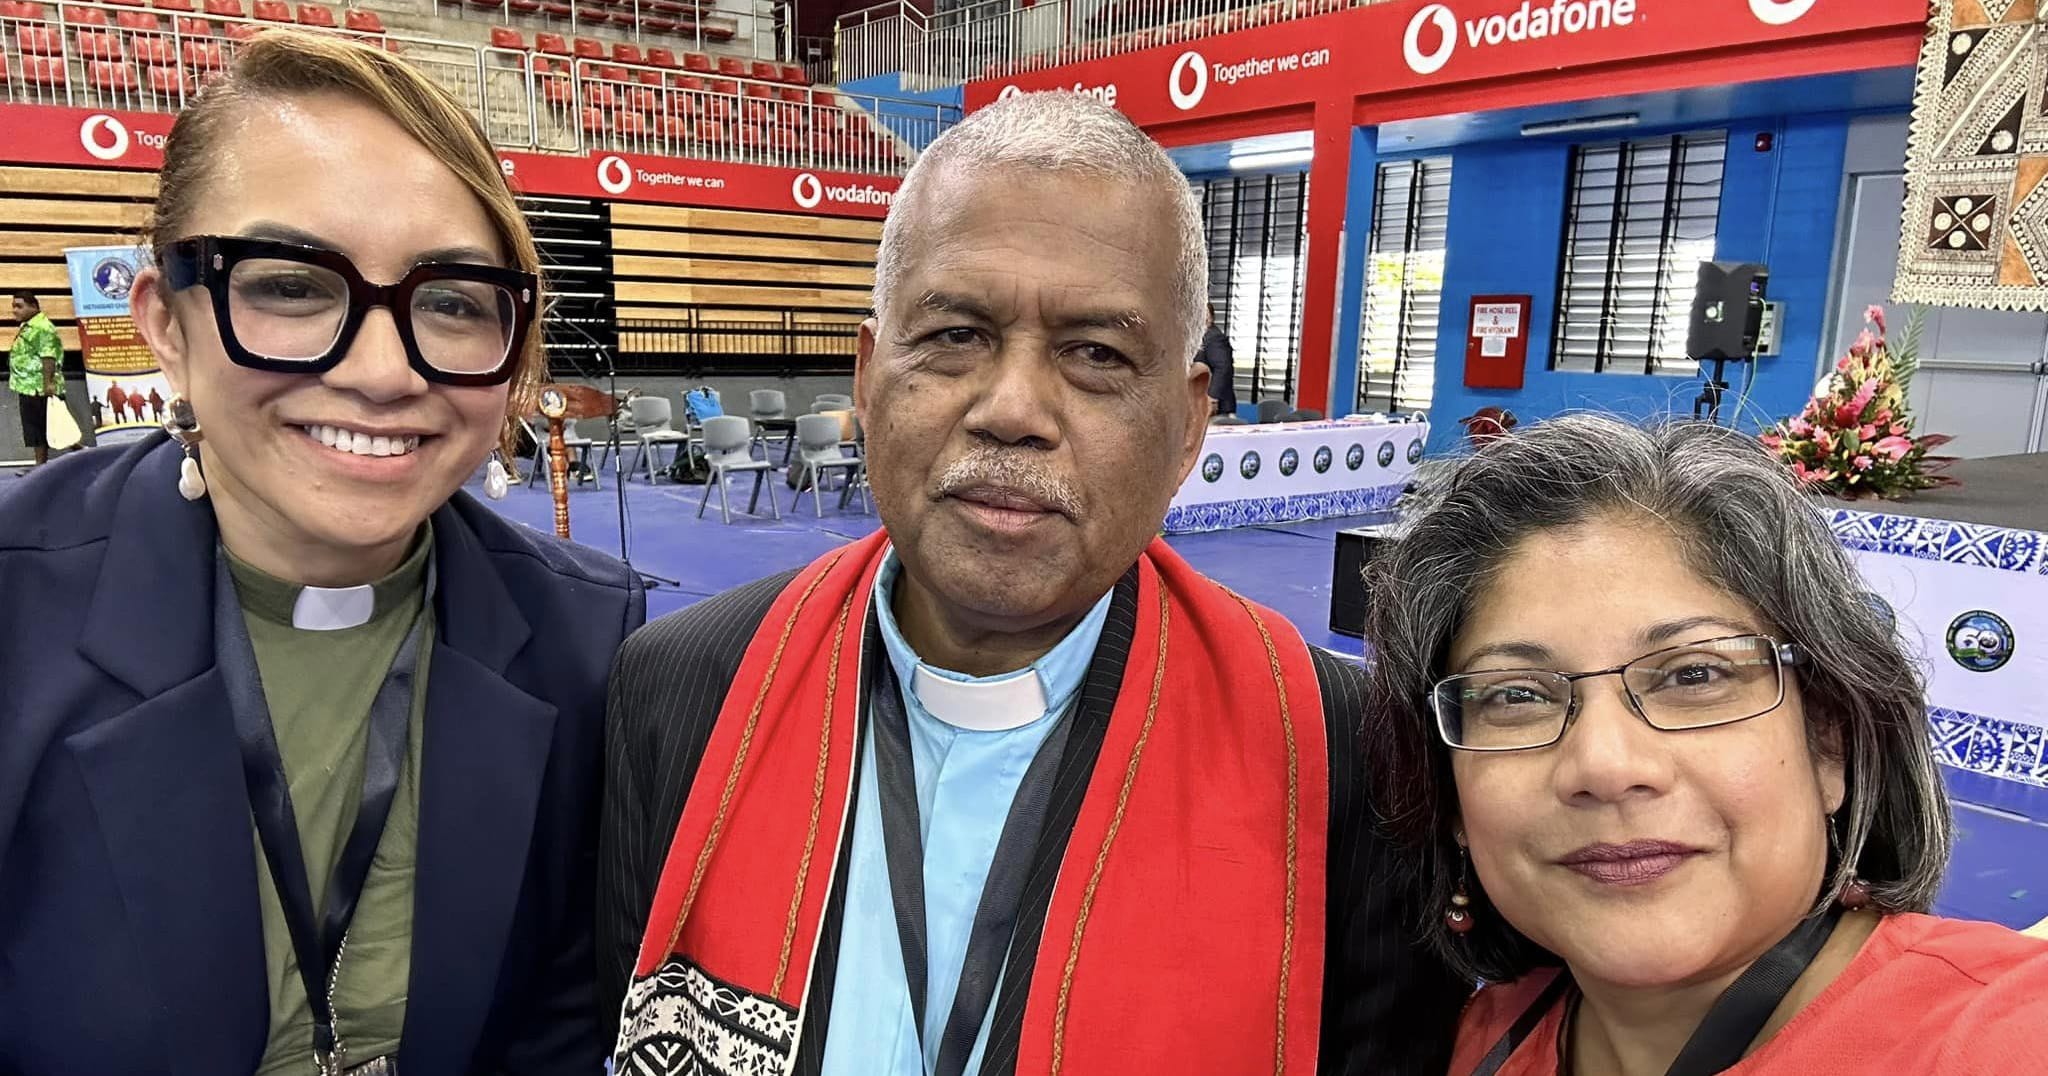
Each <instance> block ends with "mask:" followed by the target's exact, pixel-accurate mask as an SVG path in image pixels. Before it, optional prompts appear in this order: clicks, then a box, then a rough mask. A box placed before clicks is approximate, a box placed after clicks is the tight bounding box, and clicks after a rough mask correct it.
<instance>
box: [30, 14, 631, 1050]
mask: <svg viewBox="0 0 2048 1076" xmlns="http://www.w3.org/2000/svg"><path fill="white" fill-rule="evenodd" d="M147 242H148V245H149V246H150V247H151V248H152V253H153V255H154V260H155V264H154V266H153V267H152V268H149V269H147V270H145V271H144V272H142V273H141V274H139V275H138V277H137V279H136V282H135V287H134V299H133V303H134V312H135V320H136V324H137V327H138V329H139V330H140V332H141V334H142V336H143V337H144V339H145V340H146V341H147V342H148V344H149V346H150V349H151V351H152V352H153V353H154V354H155V356H156V358H157V360H158V361H159V362H160V364H161V366H162V369H163V373H164V377H165V379H166V380H167V381H168V382H169V385H170V388H171V389H172V390H173V391H174V393H175V395H174V396H173V397H172V399H171V400H170V401H169V403H168V406H167V407H166V409H165V410H166V421H165V425H166V427H167V432H166V433H164V434H158V435H153V436H152V437H150V438H149V439H147V440H145V441H143V442H142V443H139V444H136V445H132V446H129V447H125V448H107V449H102V450H98V451H95V452H90V453H86V454H83V455H81V456H77V457H74V458H71V459H67V460H65V461H63V462H62V463H60V464H58V465H57V466H53V467H50V468H47V469H45V470H43V471H41V472H39V473H38V474H37V475H36V476H34V477H33V478H31V479H28V480H25V481H23V482H21V483H17V484H16V485H15V486H14V487H13V488H12V489H10V490H9V491H8V492H7V493H6V495H5V496H4V497H0V594H4V595H5V596H6V600H5V601H4V602H0V683H4V684H5V688H4V690H0V1072H24V1073H25V1072H94V1073H101V1072H104V1073H116V1072H118V1073H166V1074H168V1073H174V1072H175V1073H207V1074H214V1073H251V1072H266V1073H267V1072H278V1073H285V1072H290V1073H311V1072H321V1073H328V1072H348V1071H354V1072H363V1073H392V1072H398V1071H401V1070H403V1071H405V1072H409V1073H433V1074H440V1073H462V1072H510V1073H557V1072H560V1073H572V1072H573V1073H591V1072H597V1071H600V1066H601V1065H602V1064H603V1059H604V1055H605V1053H606V1047H607V1044H608V1040H609V1035H608V1033H607V1031H606V1030H605V1028H606V1027H607V1026H608V1025H609V1023H610V1021H609V1020H608V1019H604V1018H603V1017H602V1016H601V1014H599V1013H598V1012H596V1011H595V1008H594V993H593V978H592V977H593V969H594V965H593V962H592V953H591V931H592V926H593V921H594V915H593V910H592V904H591V900H592V881H591V870H592V862H593V860H594V859H595V848H596V806H597V802H598V791H599V789H598V780H599V775H600V760H599V755H600V740H601V736H602V725H603V710H604V683H605V677H606V674H607V671H608V669H609V666H610V663H611V658H612V654H613V652H614V651H615V650H616V649H617V647H618V645H619V643H620V642H621V640H622V639H623V638H624V636H625V635H626V634H627V633H628V632H629V631H631V630H632V629H633V628H634V627H636V626H638V625H639V623H640V622H641V620H642V619H643V616H644V598H643V595H642V592H641V590H640V588H639V585H638V583H637V582H636V580H635V579H634V578H633V577H632V576H631V575H629V573H628V572H627V571H626V570H625V569H624V567H623V566H621V565H619V564H618V563H616V562H614V561H612V560H610V559H608V558H605V557H602V556H599V555H596V554H593V553H590V552H589V551H586V550H583V549H581V548H579V547H574V546H570V545H567V544H565V543H557V542H554V541H552V540H551V539H547V538H544V537H541V536H539V535H536V534H535V533H534V532H532V531H530V530H527V529H524V528H519V527H514V526H511V525H509V524H507V523H505V522H504V521H502V520H501V519H500V518H499V517H498V516H497V515H496V514H494V513H492V512H491V511H489V510H488V509H485V508H484V507H482V506H481V505H479V504H478V503H477V502H476V501H474V500H473V499H471V498H470V497H469V496H468V495H466V494H464V493H461V492H459V489H460V487H461V486H462V484H463V482H464V481H465V479H467V478H469V477H470V476H471V475H473V474H475V473H476V471H477V469H478V468H479V467H481V466H485V464H486V460H487V458H489V457H491V456H492V454H493V452H494V450H496V449H497V447H498V446H499V445H500V444H501V442H502V441H503V439H504V438H505V436H506V432H507V415H508V414H512V413H515V412H516V411H517V410H521V409H523V408H524V407H525V406H526V404H527V400H526V397H527V396H528V395H530V393H531V390H532V388H533V386H534V385H535V383H536V382H537V381H538V380H539V378H540V377H541V375H542V373H543V358H542V354H541V348H540V331H539V329H538V327H536V326H535V325H534V313H535V311H536V310H537V309H539V306H540V299H541V296H540V292H539V289H540V283H539V280H538V277H537V274H538V269H539V263H538V258H537V256H536V254H535V249H534V244H533V239H532V237H531V235H530V234H529V232H528V230H527V226H526V223H525V220H524V218H523V217H522V215H521V214H520V211H519V208H518V206H517V205H516V204H515V202H514V201H513V197H512V194H511V192H510V190H509V189H508V188H507V186H506V183H505V180H504V178H503V176H502V174H501V173H500V171H499V167H498V161H497V157H496V155H495V154H494V153H493V152H492V150H491V148H490V145H489V143H488V142H487V141H486V140H485V138H484V136H483V132H482V131H481V130H480V129H479V127H478V125H477V123H476V122H475V120H473V119H472V118H471V117H470V116H469V115H468V114H467V113H466V112H465V111H464V110H463V108H462V107H461V106H460V105H459V104H457V103H456V102H455V100H454V99H453V98H451V97H450V96H448V95H447V94H446V93H445V92H444V91H442V90H440V89H438V88H437V87H436V86H434V85H433V84H432V83H431V82H429V81H428V80H427V79H425V78H424V77H423V76H422V75H420V74H419V73H418V72H417V71H415V70H413V69H412V68H410V67H408V66H406V65H405V64H404V63H402V62H400V61H397V60H394V59H393V58H391V57H390V56H388V55H386V54H385V53H384V52H382V51H379V50H377V49H375V48H372V47H367V46H363V45H358V44H353V43H350V42H348V41H346V40H344V39H341V38H338V37H315V36H311V35H307V34H301V33H296V32H287V31H271V32H268V33H265V34H264V35H262V36H261V37H259V38H257V39H256V40H255V41H253V42H251V43H250V44H248V45H246V46H245V47H244V49H243V51H242V54H241V56H240V57H239V59H238V60H237V62H236V64H235V66H234V68H233V70H232V71H230V72H229V73H228V75H227V77H226V79H225V80H224V81H222V82H220V83H219V84H216V85H214V86H212V87H210V88H209V89H208V90H207V91H206V92H205V93H204V94H203V95H202V96H201V97H200V98H199V100H198V102H197V103H195V104H194V105H193V106H192V107H190V108H189V109H187V110H186V111H185V112H184V113H183V114H182V115H181V116H180V117H179V118H178V120H177V123H176V126H175V127H174V128H173V129H172V133H171V135H170V138H169V142H168V144H167V145H166V147H165V161H164V166H163V171H162V176H161V183H160V195H159V198H158V201H157V205H156V211H155V219H154V221H153V223H152V225H151V226H150V229H149V233H148V237H147ZM487 471H488V474H489V477H488V479H487V483H486V485H487V488H494V489H497V490H500V491H502V487H503V481H504V474H503V471H502V469H501V468H500V467H499V466H498V465H497V464H496V463H495V462H492V463H491V464H490V466H489V467H488V468H487Z"/></svg>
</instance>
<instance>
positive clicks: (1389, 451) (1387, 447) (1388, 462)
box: [1379, 441, 1394, 467]
mask: <svg viewBox="0 0 2048 1076" xmlns="http://www.w3.org/2000/svg"><path fill="white" fill-rule="evenodd" d="M1379 461H1380V466H1382V467H1392V466H1393V465H1394V442H1392V441H1381V442H1380V451H1379Z"/></svg>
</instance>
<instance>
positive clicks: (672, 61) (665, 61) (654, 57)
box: [647, 49, 680, 70]
mask: <svg viewBox="0 0 2048 1076" xmlns="http://www.w3.org/2000/svg"><path fill="white" fill-rule="evenodd" d="M647 63H648V64H649V65H650V66H653V67H666V68H669V69H671V70H673V69H675V68H676V67H678V66H680V65H679V64H677V63H676V54H675V53H674V52H673V51H672V50H669V49H648V50H647Z"/></svg>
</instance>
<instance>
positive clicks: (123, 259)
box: [64, 247, 171, 445]
mask: <svg viewBox="0 0 2048 1076" xmlns="http://www.w3.org/2000/svg"><path fill="white" fill-rule="evenodd" d="M147 257H148V256H147V254H146V253H145V252H144V251H143V249H142V248H141V247H70V248H67V249H66V250H65V251H64V267H65V270H66V272H67V274H68V275H69V276H70V278H71V305H72V308H73V309H74V310H75V311H76V316H77V318H78V343H79V348H80V350H81V351H83V352H84V355H85V388H86V393H87V395H88V396H89V397H90V398H91V401H92V425H93V430H94V434H95V442H96V443H98V444H103V445H105V444H116V443H119V442H121V441H125V440H133V439H135V438H138V437H141V436H142V435H143V434H145V433H148V432H149V431H150V430H153V429H155V428H157V427H158V426H161V425H162V424H163V420H164V402H165V401H166V400H168V399H170V396H171V388H170V385H169V384H168V383H167V382H165V380H164V376H163V373H162V372H161V371H159V370H158V369H157V364H156V356H155V355H154V354H152V353H151V352H150V350H149V347H148V345H146V344H144V343H143V342H142V337H141V335H140V334H139V333H137V332H136V331H135V322H134V320H133V319H132V318H130V317H129V315H128V293H129V292H130V291H131V290H133V288H134V286H135V274H136V272H137V271H138V270H139V269H140V268H141V267H142V266H143V265H144V264H145V263H146V260H147Z"/></svg>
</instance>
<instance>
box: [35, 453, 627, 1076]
mask: <svg viewBox="0 0 2048 1076" xmlns="http://www.w3.org/2000/svg"><path fill="white" fill-rule="evenodd" d="M179 459H180V456H179V452H178V450H177V448H176V447H175V446H173V445H171V444H170V443H169V441H168V439H167V438H166V437H164V436H163V435H162V434H155V435H152V436H151V437H150V438H149V439H147V440H146V441H144V442H143V443H141V444H138V445H135V446H132V447H126V448H104V449H96V450H94V451H91V452H85V453H80V454H77V455H74V456H71V457H67V458H64V459H62V460H59V461H58V462H56V463H53V464H51V465H49V466H48V467H45V468H42V469H41V470H39V471H37V472H36V473H35V474H33V475H32V476H31V477H29V478H27V479H24V480H22V481H20V482H17V483H13V484H12V486H11V488H9V489H8V490H7V491H6V492H5V493H4V494H0V1073H45V1072H91V1073H123V1074H159V1073H161V1074H180V1076H183V1074H190V1076H226V1074H233V1073H248V1072H252V1071H254V1070H255V1068H256V1065H257V1064H258V1062H259V1061H260V1060H261V1057H262V1053H263V1046H264V1039H265V1035H266V1031H267V1023H268V1019H269V1009H268V1006H269V1001H268V998H267V996H266V992H265V986H264V972H263V928H262V918H261V913H260V911H259V910H258V907H257V899H258V898H257V886H256V872H257V870H258V869H259V868H258V866H257V862H256V858H257V857H256V852H255V836H254V832H253V825H252V823H251V820H250V810H249V801H248V794H247V792H246V790H245V787H244V785H243V781H242V762H241V754H240V750H239V748H238V747H237V745H236V740H235V732H234V725H233V719H232V717H231V716H230V714H229V711H228V703H227V696H226V694H225V693H224V691H223V688H222V684H221V678H220V675H219V673H218V672H217V671H216V670H215V668H214V659H213V628H212V623H213V617H212V607H213V603H212V595H213V585H214V580H213V574H214V554H213V550H214V545H215V542H216V536H215V529H214V520H213V513H212V511H211V510H210V509H209V508H208V506H207V505H206V504H205V503H203V502H202V503H196V504H195V503H188V502H186V501H185V500H184V499H183V498H181V497H179V495H178V491H177V488H176V487H177V481H178V461H179ZM434 552H435V558H436V559H435V563H436V566H437V569H438V571H439V580H440V583H439V586H440V589H439V591H438V593H437V596H436V600H435V609H436V625H437V626H436V635H435V639H434V652H433V658H432V662H433V664H432V668H431V671H430V672H429V674H428V676H429V681H428V685H427V703H426V715H425V725H426V728H425V741H424V754H423V758H424V761H423V764H422V765H423V773H422V776H421V781H420V805H419V851H418V855H419V860H418V866H417V875H416V879H415V892H414V907H413V916H414V918H413V948H412V979H411V982H410V984H409V987H410V1001H409V1003H408V1005H407V1009H406V1015H405V1032H404V1039H403V1043H402V1045H401V1047H400V1049H399V1068H400V1070H401V1071H402V1072H405V1073H407V1074H409V1076H439V1074H442V1073H469V1072H506V1073H582V1074H590V1073H595V1072H600V1071H602V1064H603V1058H604V1056H605V1054H606V1053H607V1052H608V1050H609V1048H610V1045H611V1041H612V1038H613V1031H614V1025H615V1022H616V1015H615V1014H606V1013H599V1012H598V1011H597V1009H596V1001H595V998H596V993H595V984H594V974H595V967H596V964H595V958H594V953H593V948H592V938H591V935H592V931H593V929H594V923H595V913H594V910H593V906H592V900H593V886H594V870H595V861H596V858H597V817H598V803H599V793H600V782H601V780H602V739H603V733H604V714H605V681H606V678H607V675H608V673H609V671H610V668H611V663H612V657H613V655H614V653H615V652H616V651H617V650H618V647H619V644H620V643H621V642H622V641H623V640H624V638H625V637H626V635H627V634H628V633H630V632H631V631H632V630H633V629H634V628H636V627H638V626H639V625H640V623H641V622H642V621H643V620H644V619H645V618H646V596H645V594H644V592H643V591H642V590H641V587H640V583H639V580H638V578H637V577H636V576H633V575H632V574H630V573H629V572H628V571H627V569H626V568H625V566H623V565H621V564H620V563H618V562H617V561H615V560H613V559H611V558H609V557H605V556H603V555H601V554H598V553H595V552H592V551H590V550H588V549H584V548H582V547H579V546H574V545H570V544H568V543H565V542H559V541H556V540H555V539H554V538H552V537H550V536H544V535H541V534H538V533H535V532H534V531H532V530H529V529H526V528H523V527H519V526H515V525H513V524H510V523H507V522H506V521H504V520H503V519H501V518H500V517H499V516H498V515H496V514H495V513H493V512H492V511H490V510H489V509H487V508H485V507H483V506H482V505H480V504H478V503H477V502H476V501H475V500H474V499H472V498H470V497H469V496H468V495H467V494H462V493H458V494H456V496H455V497H454V498H453V499H451V500H450V501H449V502H448V503H447V504H445V505H443V506H442V507H441V508H440V509H439V510H438V511H436V512H435V513H434ZM309 1063H310V1059H309Z"/></svg>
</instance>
